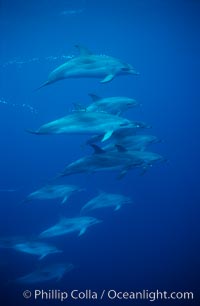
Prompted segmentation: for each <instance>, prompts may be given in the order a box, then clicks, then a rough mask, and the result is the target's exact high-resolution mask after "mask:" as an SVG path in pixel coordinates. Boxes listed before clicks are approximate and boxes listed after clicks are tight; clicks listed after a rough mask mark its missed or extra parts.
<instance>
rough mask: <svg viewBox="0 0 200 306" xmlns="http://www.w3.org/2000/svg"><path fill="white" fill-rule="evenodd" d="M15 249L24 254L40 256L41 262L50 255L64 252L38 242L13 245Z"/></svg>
mask: <svg viewBox="0 0 200 306" xmlns="http://www.w3.org/2000/svg"><path fill="white" fill-rule="evenodd" d="M13 249H15V250H17V251H20V252H23V253H27V254H32V255H36V256H39V260H41V259H43V258H44V257H46V256H47V255H49V254H53V253H61V252H62V251H61V250H59V249H57V248H56V247H55V246H52V245H49V244H47V243H43V242H38V241H28V242H23V243H22V242H21V243H16V244H14V245H13Z"/></svg>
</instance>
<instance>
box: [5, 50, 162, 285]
mask: <svg viewBox="0 0 200 306" xmlns="http://www.w3.org/2000/svg"><path fill="white" fill-rule="evenodd" d="M76 47H77V49H78V51H79V55H78V56H76V57H73V58H70V59H69V61H67V62H66V63H64V64H62V65H61V66H59V67H57V68H56V69H55V70H53V71H52V72H51V73H50V74H49V76H48V79H47V81H46V82H45V83H44V84H42V85H41V87H44V86H47V85H50V84H53V83H55V82H57V81H59V80H62V79H66V78H83V77H84V78H86V77H88V78H89V77H90V78H101V83H106V82H109V81H111V80H112V79H113V78H114V77H116V76H119V75H129V74H135V75H137V74H138V72H136V70H135V69H134V68H133V67H132V66H131V65H130V64H127V63H124V62H122V61H121V60H119V59H117V58H114V57H111V56H105V55H95V54H93V53H92V52H90V51H89V50H88V49H87V48H85V47H83V46H80V45H77V46H76ZM41 87H40V88H41ZM89 95H90V97H91V98H92V103H91V104H89V105H87V106H83V105H82V104H74V106H75V109H74V110H73V111H72V112H71V113H69V114H68V115H66V116H65V117H62V118H58V119H55V120H53V121H51V122H48V123H45V124H43V125H41V126H40V127H39V128H38V129H37V130H27V131H28V132H30V133H31V134H36V135H47V134H84V135H92V137H91V138H90V139H88V140H87V141H86V145H90V146H91V147H92V148H93V153H91V154H88V155H85V156H82V157H80V158H78V159H76V160H75V161H73V162H69V161H68V164H67V166H66V167H65V168H64V170H63V171H62V172H61V173H59V174H58V176H57V177H56V178H60V177H64V176H70V175H75V174H81V173H82V174H85V173H94V172H100V171H113V170H118V171H119V174H118V178H119V179H121V178H123V177H124V176H125V175H126V174H127V173H128V172H129V170H131V169H135V168H140V169H142V173H144V172H145V171H146V170H147V169H149V168H150V167H152V166H153V165H154V164H155V163H158V162H163V161H165V158H164V157H162V156H161V155H159V154H157V153H154V152H151V151H149V150H148V151H147V147H149V146H150V145H152V144H156V143H158V142H160V139H158V138H157V137H156V136H153V135H148V134H147V133H146V132H145V134H142V131H143V130H144V129H145V131H146V130H147V129H149V128H151V126H150V125H149V124H147V123H145V122H142V121H133V120H130V119H127V118H124V117H122V114H123V113H124V112H125V111H128V110H130V109H132V108H134V107H135V106H137V105H138V104H139V103H138V102H137V100H135V99H132V98H128V97H126V96H111V97H104V98H101V97H100V96H98V95H96V94H89ZM129 118H130V116H129ZM102 142H103V143H104V142H106V144H104V145H103V146H102V147H101V146H99V144H98V143H102ZM83 190H85V189H84V188H81V187H78V186H76V185H70V184H67V185H64V184H63V185H61V184H60V185H58V184H47V185H45V186H44V187H42V188H40V189H38V190H35V191H33V192H31V193H30V194H29V195H28V196H27V197H26V198H25V199H24V201H23V203H25V202H29V201H33V200H34V201H39V200H51V201H52V202H53V201H56V200H57V199H61V203H65V202H66V201H67V200H68V198H69V197H71V195H72V194H75V193H76V192H79V191H83ZM132 202H133V201H132V199H131V197H129V196H126V195H123V194H120V193H115V192H105V191H100V193H99V194H98V195H97V196H95V197H91V195H90V198H89V200H88V201H87V202H86V203H85V204H83V205H82V207H81V208H80V209H79V213H78V214H77V215H75V216H74V217H65V216H61V219H60V220H59V221H58V222H57V223H54V224H53V225H51V226H50V227H47V228H46V229H43V230H39V231H38V232H39V233H38V234H37V236H36V239H34V240H33V239H30V238H25V237H11V238H0V247H1V248H9V249H14V250H16V251H19V252H21V253H24V254H29V255H34V256H37V257H38V259H39V260H41V259H44V258H46V256H47V255H50V254H55V256H59V255H58V254H59V253H61V252H62V250H60V249H59V248H57V247H56V246H54V245H52V244H49V243H46V242H43V240H46V239H47V240H49V239H50V238H53V237H59V236H63V235H67V236H69V237H73V235H72V234H73V233H78V236H82V235H83V234H85V232H86V230H88V229H89V230H88V232H90V230H92V229H93V230H94V231H95V230H96V229H95V228H98V226H97V227H96V226H93V225H98V224H101V223H102V220H101V219H102V218H99V217H98V216H97V217H96V216H95V217H94V216H92V215H91V214H93V213H98V212H99V211H100V210H101V209H106V208H113V209H114V210H115V211H118V210H119V209H121V208H122V207H125V206H126V207H128V205H129V204H130V205H131V204H132ZM74 203H75V201H74ZM127 204H128V205H127ZM67 209H68V210H69V208H67ZM85 214H86V215H85ZM90 228H92V229H90ZM55 239H56V238H54V241H56V240H55ZM80 239H81V238H80ZM55 256H53V257H55ZM43 261H45V259H44V260H43ZM69 262H71V261H69ZM73 268H74V265H73V264H71V263H59V262H57V263H54V264H52V265H46V264H43V265H41V267H40V268H38V269H35V270H34V271H33V272H31V273H29V274H26V275H24V276H21V277H19V278H17V279H16V282H18V283H27V284H37V283H39V282H47V281H52V280H57V281H59V280H60V279H61V278H62V277H63V276H64V274H65V273H66V272H69V271H71V270H72V269H73Z"/></svg>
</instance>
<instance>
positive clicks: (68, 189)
mask: <svg viewBox="0 0 200 306" xmlns="http://www.w3.org/2000/svg"><path fill="white" fill-rule="evenodd" d="M82 190H83V189H81V188H79V187H77V186H75V185H47V186H44V187H42V188H41V189H38V190H36V191H34V192H32V193H30V194H29V195H28V196H27V198H26V199H25V200H24V201H23V202H27V201H31V200H34V199H38V200H43V199H44V200H46V199H56V198H62V202H61V204H64V203H65V202H66V201H67V200H68V198H69V197H70V196H71V194H72V193H74V192H77V191H82Z"/></svg>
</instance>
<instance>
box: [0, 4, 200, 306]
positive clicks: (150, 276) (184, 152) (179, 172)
mask: <svg viewBox="0 0 200 306" xmlns="http://www.w3.org/2000/svg"><path fill="white" fill-rule="evenodd" d="M199 16H200V2H199V1H197V0H190V1H189V0H187V1H186V0H185V1H184V0H182V1H178V0H174V1H172V0H163V1H161V0H151V1H149V0H133V1H131V0H123V1H120V0H116V1H114V0H107V1H106V0H101V1H92V0H82V1H81V0H79V1H76V0H75V1H64V0H61V1H58V0H57V1H53V0H49V1H47V0H40V1H32V0H30V1H25V0H19V1H12V0H7V1H4V0H2V1H1V2H0V27H1V35H0V46H1V49H0V55H1V58H0V100H1V103H0V139H1V155H0V156H1V158H0V169H1V173H0V188H1V189H14V190H15V191H12V192H11V191H10V192H9V191H8V192H6V191H2V192H0V235H1V237H7V236H25V237H34V236H36V235H38V234H39V233H40V232H41V231H43V230H45V229H46V228H48V227H49V226H51V225H53V224H55V223H56V222H57V221H58V220H59V219H60V217H61V216H62V215H65V216H68V217H73V216H76V215H78V213H79V211H80V208H81V207H82V205H84V204H85V203H86V202H87V201H88V200H89V199H91V198H92V197H93V196H95V195H96V194H97V192H98V190H104V191H107V192H113V193H114V192H120V193H122V194H124V195H126V196H129V197H131V198H132V199H133V205H127V206H126V207H123V208H122V209H121V210H119V211H117V212H113V211H112V209H107V210H102V211H101V210H99V211H95V212H94V213H93V216H95V217H98V218H100V219H102V220H103V223H102V224H99V225H96V226H94V227H91V228H89V229H88V231H87V232H86V233H85V234H84V235H83V236H81V237H77V235H76V234H72V235H68V236H61V237H58V238H57V239H54V240H52V242H54V243H55V244H56V245H57V246H58V247H59V248H61V249H63V250H64V252H63V253H62V254H55V255H50V256H48V257H47V258H46V259H44V261H45V262H46V263H53V262H63V261H64V262H66V261H67V262H72V263H73V264H74V266H75V268H74V270H73V271H71V272H69V273H67V274H66V275H65V276H64V277H63V279H62V280H61V281H60V282H57V283H56V282H55V281H53V282H49V283H44V284H39V285H37V284H36V285H34V286H29V285H28V286H27V285H19V284H16V283H15V282H13V281H14V280H15V279H16V278H18V277H20V276H22V275H25V274H28V273H30V272H31V271H33V270H34V269H36V268H37V267H38V266H39V265H40V264H42V263H39V264H38V260H37V258H36V257H34V256H31V255H27V254H23V253H17V252H15V251H12V250H10V249H1V252H0V269H1V273H0V282H1V296H0V300H2V302H1V305H5V306H6V305H11V306H14V305H35V304H36V305H43V304H46V303H47V302H48V303H52V305H60V303H61V302H60V301H52V302H51V301H46V302H45V301H41V300H40V301H34V300H33V299H30V300H28V301H27V300H25V299H24V298H23V296H22V292H23V290H25V289H30V290H33V289H35V288H43V289H60V290H65V289H66V290H68V291H70V290H72V289H78V290H85V289H91V290H96V291H101V290H102V289H113V288H114V289H116V290H121V291H140V290H143V289H148V290H149V291H150V290H156V289H159V290H161V291H162V290H166V291H193V292H194V294H195V301H189V302H188V301H186V302H184V301H181V302H179V301H168V304H169V305H179V303H182V304H184V303H185V304H184V305H198V303H197V302H198V290H199V286H198V282H197V276H198V267H199V203H200V201H199V148H200V145H199V120H198V119H199V112H200V107H199V101H200V92H199V69H200V65H199V64H200V61H199V52H200V42H199V27H200V21H199V20H200V19H199ZM77 43H81V44H83V45H85V46H87V47H88V48H89V49H91V50H92V51H93V52H94V53H97V54H107V55H111V56H115V57H117V58H120V59H122V60H123V61H125V62H127V63H131V64H132V65H133V66H134V67H135V68H136V69H137V70H138V71H139V72H140V76H131V75H130V76H119V77H116V78H115V79H114V80H113V81H112V82H110V83H107V84H100V83H99V80H98V79H68V80H63V81H60V82H57V83H55V84H53V85H51V86H47V87H45V88H43V89H41V90H39V91H35V89H36V88H37V87H39V86H40V85H41V84H42V83H43V82H44V81H46V79H47V76H48V74H49V73H50V71H52V70H53V69H54V68H56V67H57V66H58V65H60V64H62V63H63V62H64V61H65V60H64V59H63V55H65V56H68V55H75V54H77V53H76V50H75V49H74V45H75V44H77ZM90 92H93V93H96V94H98V95H100V96H102V97H107V96H120V95H123V96H128V97H133V98H136V99H137V100H138V101H139V102H140V103H141V104H142V107H139V108H137V109H134V110H131V111H129V112H127V113H126V114H125V116H126V117H127V118H129V119H131V120H142V121H145V122H147V123H149V124H150V125H152V130H150V132H149V133H150V134H152V135H156V136H157V137H159V138H161V139H162V140H163V142H162V143H159V144H156V145H154V146H152V147H151V150H152V151H154V152H157V153H159V154H161V155H163V156H164V157H166V158H167V159H168V160H169V161H168V162H167V163H162V164H158V165H155V166H153V167H152V168H151V169H149V170H148V171H147V173H146V174H145V175H140V172H139V171H138V170H137V171H136V170H132V171H129V173H128V174H127V175H126V176H125V178H123V179H122V180H120V181H119V180H116V176H117V172H114V171H113V172H102V173H97V174H92V175H87V174H83V175H74V176H71V177H66V178H63V179H62V180H61V181H60V182H62V183H69V184H76V185H80V186H82V187H85V188H86V191H85V192H82V193H78V194H76V195H74V196H73V197H71V198H70V200H69V202H68V203H67V204H66V205H65V206H63V207H61V206H60V204H59V201H57V200H55V201H54V200H53V201H43V202H42V201H34V202H32V203H30V204H29V203H27V204H21V202H22V201H23V199H24V198H25V197H26V196H27V195H28V194H29V193H30V192H32V191H33V190H35V189H37V188H40V187H42V186H43V185H45V184H46V183H47V182H48V181H49V180H50V179H52V178H53V177H55V175H56V174H57V173H58V172H60V171H61V170H63V168H64V167H65V165H67V164H68V163H69V162H72V161H73V160H75V159H77V158H80V157H82V156H84V155H86V154H89V153H91V152H92V150H91V149H90V148H89V147H85V148H81V147H80V145H81V144H82V143H83V142H84V141H85V140H86V139H87V138H88V137H86V136H71V135H70V136H67V135H59V136H58V135H50V136H35V135H30V134H28V133H26V132H25V130H26V129H37V128H38V127H39V126H40V125H42V124H44V123H46V122H49V121H51V120H54V119H56V118H59V117H62V116H64V115H66V114H67V113H69V111H70V110H71V109H72V108H73V106H72V103H73V102H78V103H83V104H84V103H85V104H88V103H89V102H90V98H89V96H88V93H90ZM63 303H64V304H65V303H68V304H72V305H79V304H80V305H82V304H83V305H90V304H91V305H115V304H117V305H118V304H119V305H132V304H134V303H135V304H138V305H140V304H143V305H147V304H149V303H150V302H149V301H127V300H124V301H117V300H115V301H108V300H106V301H104V302H102V301H91V300H88V301H86V300H83V301H81V300H79V301H67V302H63ZM155 303H156V304H157V305H164V304H167V302H166V301H158V302H155ZM168 304H167V305H168Z"/></svg>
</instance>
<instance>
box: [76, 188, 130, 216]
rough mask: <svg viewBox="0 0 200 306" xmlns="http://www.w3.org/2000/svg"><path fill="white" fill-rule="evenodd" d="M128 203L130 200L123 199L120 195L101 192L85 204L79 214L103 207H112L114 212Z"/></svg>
mask: <svg viewBox="0 0 200 306" xmlns="http://www.w3.org/2000/svg"><path fill="white" fill-rule="evenodd" d="M130 203H132V201H131V198H129V197H125V196H124V195H122V194H113V193H106V192H101V193H100V194H99V195H98V196H96V197H94V198H93V199H91V200H90V201H89V202H87V203H86V204H85V205H84V206H83V207H82V209H81V212H83V211H88V210H94V209H98V208H104V207H114V208H115V210H119V209H120V208H121V206H122V205H124V204H130Z"/></svg>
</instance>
